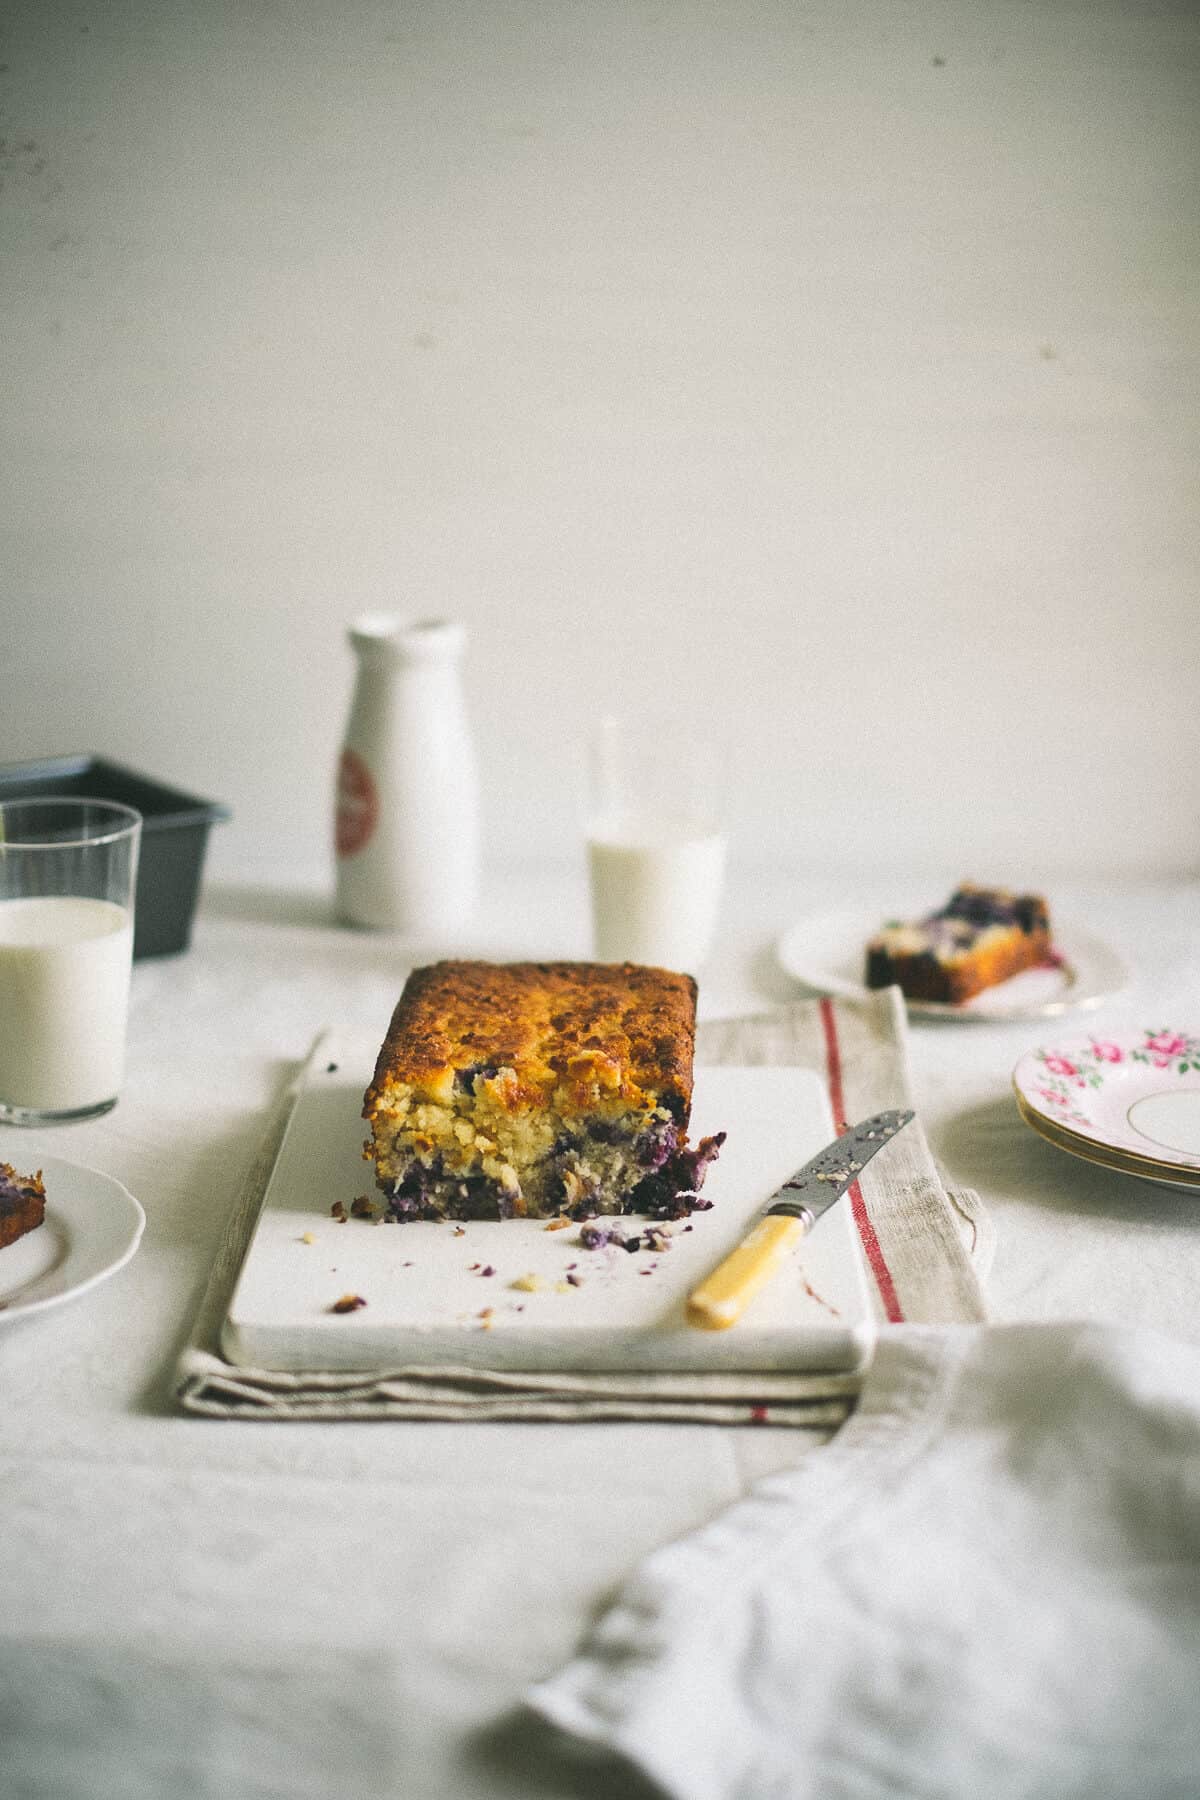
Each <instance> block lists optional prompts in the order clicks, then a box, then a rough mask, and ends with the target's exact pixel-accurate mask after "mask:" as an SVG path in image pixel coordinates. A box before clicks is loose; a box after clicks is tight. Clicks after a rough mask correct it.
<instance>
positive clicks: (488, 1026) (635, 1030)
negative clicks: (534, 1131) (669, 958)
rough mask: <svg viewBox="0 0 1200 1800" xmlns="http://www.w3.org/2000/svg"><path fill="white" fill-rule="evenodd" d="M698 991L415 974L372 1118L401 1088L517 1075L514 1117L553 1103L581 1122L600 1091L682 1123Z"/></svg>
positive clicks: (553, 972)
mask: <svg viewBox="0 0 1200 1800" xmlns="http://www.w3.org/2000/svg"><path fill="white" fill-rule="evenodd" d="M695 1023H696V983H695V982H694V980H693V979H692V977H691V976H690V975H684V974H678V973H676V972H675V971H673V970H669V969H655V968H649V967H645V966H643V965H641V964H636V963H584V962H548V963H532V962H530V963H489V962H439V963H432V964H430V965H428V966H427V967H425V968H420V969H414V970H413V972H412V974H411V975H410V976H409V978H408V981H407V983H406V984H405V988H404V992H403V994H402V995H401V997H400V1000H399V1002H398V1003H397V1005H396V1009H395V1011H394V1012H393V1014H392V1019H391V1023H390V1025H389V1026H388V1031H387V1035H386V1037H385V1038H384V1041H383V1045H382V1048H381V1049H380V1052H379V1057H378V1060H377V1062H376V1066H375V1076H374V1080H373V1081H372V1083H371V1086H370V1087H369V1088H368V1089H367V1093H366V1100H365V1105H364V1109H363V1110H364V1116H365V1117H367V1118H370V1117H371V1116H372V1114H373V1111H374V1108H375V1107H376V1106H377V1105H379V1104H380V1103H385V1102H386V1099H387V1095H388V1091H389V1090H390V1089H392V1088H394V1086H395V1085H396V1084H403V1085H405V1086H407V1087H410V1088H412V1089H413V1090H414V1091H415V1092H417V1093H419V1094H428V1095H434V1096H437V1095H440V1094H441V1093H443V1092H444V1091H445V1085H446V1082H447V1079H448V1078H452V1077H453V1074H454V1072H455V1071H457V1070H460V1069H469V1068H472V1067H474V1066H476V1065H479V1064H485V1065H488V1066H491V1067H497V1066H499V1067H504V1068H511V1069H512V1070H513V1071H514V1072H515V1074H516V1078H517V1079H516V1083H515V1085H514V1086H513V1087H512V1088H511V1089H510V1093H511V1101H512V1104H513V1105H514V1106H522V1107H537V1106H539V1105H547V1104H549V1102H550V1099H551V1097H552V1096H553V1095H554V1094H555V1093H556V1092H557V1093H559V1094H560V1095H563V1094H564V1091H565V1095H566V1096H569V1097H570V1098H571V1099H573V1100H574V1102H575V1104H576V1105H577V1106H578V1107H579V1108H580V1109H581V1110H582V1109H584V1108H586V1107H587V1106H588V1105H589V1104H591V1103H592V1101H593V1099H594V1097H595V1094H596V1091H597V1087H599V1089H600V1090H602V1091H605V1092H608V1093H609V1094H611V1095H612V1097H613V1099H614V1100H615V1099H617V1098H620V1099H622V1100H625V1101H628V1102H630V1103H633V1104H638V1103H640V1102H642V1101H643V1100H644V1099H645V1097H646V1095H648V1094H653V1095H655V1096H656V1099H657V1103H658V1104H659V1105H661V1106H665V1107H666V1108H667V1109H668V1110H669V1111H670V1112H671V1114H672V1115H673V1116H674V1117H675V1118H676V1119H678V1120H680V1121H681V1122H682V1121H684V1120H686V1118H687V1116H688V1111H689V1109H690V1106H691V1097H692V1046H693V1040H694V1036H695Z"/></svg>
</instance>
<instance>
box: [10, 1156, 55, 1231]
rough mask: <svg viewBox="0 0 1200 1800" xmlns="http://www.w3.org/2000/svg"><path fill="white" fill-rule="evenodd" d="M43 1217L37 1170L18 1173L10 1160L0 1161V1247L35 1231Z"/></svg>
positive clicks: (42, 1194) (43, 1200)
mask: <svg viewBox="0 0 1200 1800" xmlns="http://www.w3.org/2000/svg"><path fill="white" fill-rule="evenodd" d="M45 1216H46V1189H45V1187H44V1186H43V1184H42V1172H41V1170H40V1169H39V1170H38V1172H37V1174H36V1175H18V1174H17V1171H16V1170H15V1169H14V1168H13V1166H12V1164H11V1163H6V1162H0V1250H2V1249H3V1248H4V1246H5V1245H6V1244H14V1243H15V1242H16V1241H17V1239H18V1238H19V1237H24V1236H25V1233H26V1232H27V1231H34V1230H36V1229H37V1227H38V1226H39V1225H40V1224H41V1223H42V1220H43V1219H44V1218H45Z"/></svg>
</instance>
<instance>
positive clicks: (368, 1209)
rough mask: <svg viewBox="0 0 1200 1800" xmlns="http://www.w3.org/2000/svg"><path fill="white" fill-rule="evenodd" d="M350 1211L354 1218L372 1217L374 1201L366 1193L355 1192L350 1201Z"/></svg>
mask: <svg viewBox="0 0 1200 1800" xmlns="http://www.w3.org/2000/svg"><path fill="white" fill-rule="evenodd" d="M350 1211H351V1214H352V1215H353V1217H354V1218H356V1219H373V1218H374V1217H375V1203H374V1201H373V1200H371V1199H370V1198H369V1197H368V1196H367V1195H366V1194H356V1195H355V1196H354V1198H353V1200H352V1201H351V1202H350Z"/></svg>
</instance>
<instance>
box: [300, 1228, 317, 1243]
mask: <svg viewBox="0 0 1200 1800" xmlns="http://www.w3.org/2000/svg"><path fill="white" fill-rule="evenodd" d="M316 1241H317V1234H316V1232H315V1231H302V1232H301V1234H300V1242H301V1243H302V1244H315V1243H316Z"/></svg>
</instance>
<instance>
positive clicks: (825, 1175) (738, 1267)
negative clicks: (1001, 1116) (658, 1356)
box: [687, 1109, 913, 1331]
mask: <svg viewBox="0 0 1200 1800" xmlns="http://www.w3.org/2000/svg"><path fill="white" fill-rule="evenodd" d="M912 1116H913V1115H912V1113H911V1112H905V1111H899V1110H896V1109H893V1110H892V1111H890V1112H881V1113H875V1114H873V1115H872V1117H871V1118H869V1119H864V1120H863V1121H862V1123H861V1124H859V1125H853V1126H851V1127H850V1128H849V1130H847V1131H845V1132H843V1134H842V1135H841V1137H838V1138H835V1139H834V1140H833V1142H832V1144H827V1145H826V1147H825V1149H824V1150H821V1151H819V1152H818V1154H817V1155H816V1156H814V1157H813V1158H812V1160H811V1161H810V1162H806V1163H805V1165H804V1167H803V1168H802V1169H797V1171H796V1173H795V1174H794V1175H792V1176H791V1177H790V1178H789V1179H788V1180H787V1181H785V1182H784V1184H783V1186H782V1187H781V1188H779V1189H777V1190H776V1192H775V1193H774V1194H772V1196H771V1198H770V1200H769V1201H768V1203H767V1205H766V1207H765V1208H764V1210H763V1213H762V1216H761V1217H760V1218H759V1220H758V1223H757V1224H756V1225H755V1226H754V1227H753V1228H752V1229H751V1230H750V1232H749V1233H748V1234H747V1235H746V1236H745V1237H744V1238H743V1239H742V1241H741V1243H740V1244H739V1245H738V1246H737V1248H736V1249H735V1250H731V1251H730V1253H729V1255H728V1256H727V1257H726V1258H725V1260H724V1261H723V1262H721V1263H719V1264H718V1265H717V1267H716V1268H715V1269H714V1270H713V1271H712V1273H711V1275H706V1276H705V1278H704V1280H703V1281H702V1282H701V1283H700V1285H699V1287H696V1288H693V1290H692V1292H691V1293H690V1294H689V1295H688V1302H687V1316H688V1320H689V1322H690V1323H691V1324H693V1325H700V1326H702V1327H703V1328H704V1329H705V1330H707V1331H724V1330H725V1329H726V1327H727V1326H730V1325H734V1324H736V1323H737V1321H738V1319H740V1318H741V1316H742V1313H743V1312H744V1311H745V1309H746V1307H747V1306H748V1304H749V1303H750V1301H751V1300H752V1299H753V1298H754V1296H755V1294H757V1293H758V1291H759V1289H760V1288H762V1287H765V1285H766V1283H767V1282H768V1281H769V1280H770V1278H771V1276H772V1274H773V1273H774V1271H775V1269H776V1268H777V1266H778V1264H779V1261H780V1259H781V1257H782V1256H783V1254H784V1251H785V1250H787V1248H788V1246H789V1245H791V1244H794V1243H796V1242H797V1240H798V1239H800V1238H801V1237H803V1236H804V1234H805V1232H806V1231H811V1230H812V1228H813V1226H814V1225H815V1224H816V1222H817V1220H818V1219H819V1218H820V1217H821V1215H822V1213H826V1212H828V1211H829V1208H830V1207H831V1206H832V1205H833V1204H834V1202H835V1201H837V1200H840V1199H841V1197H842V1195H843V1194H844V1193H845V1192H846V1189H847V1188H850V1187H853V1186H854V1183H855V1182H856V1181H857V1180H858V1178H859V1176H860V1175H861V1174H862V1171H863V1169H864V1168H865V1167H866V1165H867V1164H868V1163H869V1162H870V1160H871V1158H872V1157H873V1156H874V1155H875V1154H876V1152H877V1151H879V1150H882V1149H883V1147H884V1145H885V1144H890V1143H891V1141H892V1139H893V1138H894V1137H895V1135H896V1133H897V1132H898V1131H903V1129H904V1127H905V1126H906V1125H907V1124H908V1122H909V1120H910V1119H911V1118H912Z"/></svg>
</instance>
